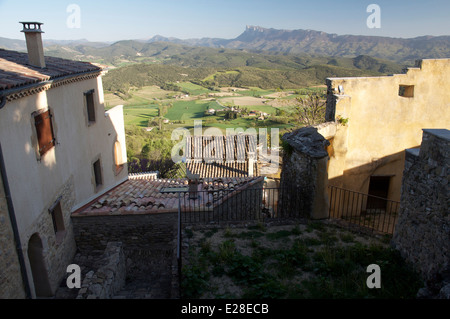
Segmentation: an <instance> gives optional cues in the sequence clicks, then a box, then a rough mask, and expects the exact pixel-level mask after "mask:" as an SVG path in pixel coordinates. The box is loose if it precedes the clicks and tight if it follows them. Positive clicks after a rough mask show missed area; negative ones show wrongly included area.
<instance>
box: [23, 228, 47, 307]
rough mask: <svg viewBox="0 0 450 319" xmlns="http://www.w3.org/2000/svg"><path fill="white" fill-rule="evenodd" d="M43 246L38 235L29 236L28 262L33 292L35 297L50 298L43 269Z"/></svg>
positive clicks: (45, 273) (45, 270)
mask: <svg viewBox="0 0 450 319" xmlns="http://www.w3.org/2000/svg"><path fill="white" fill-rule="evenodd" d="M43 250H44V249H43V246H42V241H41V238H40V237H39V235H38V234H34V235H33V236H31V238H30V240H29V241H28V259H29V260H30V266H31V273H32V274H33V283H34V290H35V292H36V297H37V298H39V297H51V296H52V295H53V294H52V290H51V288H50V282H49V280H48V274H47V269H46V267H45V261H44V255H43Z"/></svg>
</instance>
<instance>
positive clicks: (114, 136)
mask: <svg viewBox="0 0 450 319" xmlns="http://www.w3.org/2000/svg"><path fill="white" fill-rule="evenodd" d="M92 89H94V90H95V91H94V101H95V117H96V121H95V123H89V122H88V119H87V108H86V102H85V96H84V92H87V91H89V90H92ZM47 108H48V109H50V111H51V113H52V115H53V118H52V123H53V130H54V135H55V138H56V143H57V144H56V145H55V146H54V147H53V148H52V149H51V150H49V151H48V152H47V153H45V154H44V155H43V156H42V157H40V156H39V153H38V151H37V150H38V147H37V133H36V129H35V125H34V117H33V115H32V113H33V112H35V111H38V110H40V109H47ZM116 141H119V143H120V144H121V150H122V158H123V159H125V161H126V145H125V131H124V124H123V110H122V106H118V107H116V108H113V109H111V110H109V111H108V112H106V113H105V110H104V99H103V88H102V83H101V77H100V76H99V77H96V78H95V77H94V78H92V79H88V80H82V81H78V82H72V83H68V84H64V85H60V86H57V87H54V88H51V89H49V90H45V91H42V92H40V93H36V94H32V95H29V96H26V97H23V98H20V99H17V100H13V101H9V102H7V103H6V105H5V106H4V107H3V109H1V110H0V143H1V145H2V149H3V156H4V161H5V167H6V172H7V177H8V181H9V186H10V190H11V196H12V201H13V206H14V210H15V215H16V219H17V226H18V230H19V233H20V237H21V242H22V249H23V251H24V254H25V255H26V251H27V244H28V241H29V239H30V237H31V236H32V235H33V234H35V233H39V235H40V238H41V240H42V243H43V246H44V257H45V258H46V260H47V266H46V267H47V271H48V273H49V275H50V276H53V277H54V278H50V281H51V284H52V285H53V286H54V287H56V285H57V280H58V278H59V279H60V278H61V275H63V274H64V272H65V268H63V267H62V264H63V262H61V261H60V260H57V261H54V260H52V259H61V257H58V256H59V255H61V252H63V251H66V250H71V251H73V247H74V246H73V245H74V244H70V245H72V247H71V248H70V249H66V248H61V247H62V246H61V244H60V243H59V244H58V245H59V246H58V245H57V244H55V236H54V234H52V221H51V217H49V212H48V210H49V208H50V207H51V206H52V205H53V204H54V203H55V200H57V198H58V196H59V197H61V196H65V197H64V198H66V199H67V200H66V203H64V205H65V209H66V211H69V212H68V213H66V216H65V223H67V224H68V225H67V227H70V228H71V224H70V212H71V211H73V210H75V209H76V208H78V207H81V206H83V205H84V204H86V203H88V202H89V201H90V200H92V199H94V198H96V197H97V196H99V195H101V194H102V193H103V192H105V191H107V190H109V189H111V188H113V187H115V186H116V185H118V184H120V183H121V182H123V181H124V180H126V179H127V176H128V170H127V167H126V164H124V166H123V168H122V169H121V170H117V166H116V163H115V160H114V153H115V152H114V145H115V143H116ZM97 159H100V161H101V171H102V184H101V185H100V186H96V183H95V177H94V170H93V163H94V162H95V161H96V160H97ZM67 193H70V194H67ZM69 199H70V200H69ZM48 225H50V226H48ZM65 240H66V239H65ZM67 240H69V241H73V237H72V238H68V239H67ZM60 246H61V247H60ZM66 259H67V257H66ZM55 268H58V269H55ZM28 273H29V275H30V278H31V277H32V276H31V272H30V270H29V269H28ZM53 274H55V275H53Z"/></svg>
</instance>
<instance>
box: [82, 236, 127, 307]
mask: <svg viewBox="0 0 450 319" xmlns="http://www.w3.org/2000/svg"><path fill="white" fill-rule="evenodd" d="M99 262H101V263H102V264H103V265H102V266H101V267H100V268H99V269H97V270H96V271H94V270H91V271H89V272H88V273H87V274H86V275H85V278H84V280H83V283H82V285H81V289H80V290H79V292H78V296H77V299H109V298H111V297H112V296H114V294H115V293H116V292H118V291H119V290H120V289H121V288H122V287H123V286H124V285H125V276H126V264H125V257H124V253H123V250H122V243H120V242H109V243H108V244H107V245H106V249H105V251H104V253H103V255H102V257H101V258H100V261H99Z"/></svg>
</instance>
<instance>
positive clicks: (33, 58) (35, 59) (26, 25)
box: [19, 22, 45, 69]
mask: <svg viewBox="0 0 450 319" xmlns="http://www.w3.org/2000/svg"><path fill="white" fill-rule="evenodd" d="M19 23H22V25H23V30H22V31H21V32H23V33H25V40H26V42H27V51H28V63H29V64H30V65H32V66H35V67H38V68H41V69H43V68H45V57H44V46H43V44H42V36H41V33H44V31H42V30H41V25H42V24H43V23H41V22H19Z"/></svg>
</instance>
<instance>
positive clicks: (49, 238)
mask: <svg viewBox="0 0 450 319" xmlns="http://www.w3.org/2000/svg"><path fill="white" fill-rule="evenodd" d="M58 201H59V202H60V204H61V211H62V215H63V219H64V227H65V230H64V231H62V232H61V233H60V234H58V235H57V234H55V229H54V227H53V221H52V217H51V214H50V213H49V208H50V207H51V206H53V205H54V203H56V202H58ZM74 203H75V189H74V180H73V177H70V178H69V179H68V180H67V181H66V182H65V183H64V184H63V185H61V187H60V189H59V191H58V193H56V194H54V196H53V200H52V201H50V202H48V203H47V205H46V206H45V207H44V209H43V211H42V212H41V214H40V215H39V217H38V218H36V221H35V223H34V224H33V226H32V227H31V228H30V229H29V230H28V231H27V234H26V235H25V236H24V237H26V239H27V240H26V241H24V242H22V246H24V245H25V244H26V248H24V249H23V251H24V253H25V259H26V261H27V263H28V264H30V262H29V258H28V256H27V250H28V240H29V239H30V238H31V236H32V235H33V234H38V235H39V238H40V239H41V241H42V245H43V247H44V256H43V257H44V259H45V264H46V271H47V274H48V279H49V282H50V287H51V290H52V292H55V291H56V290H57V288H58V286H59V284H60V282H61V279H62V278H64V276H66V274H67V272H66V269H67V265H69V264H70V263H71V261H72V259H73V257H74V256H75V253H76V243H75V239H74V233H73V227H72V223H71V218H70V216H71V209H72V207H73V206H74ZM22 236H23V235H22ZM28 276H29V280H30V285H31V286H32V291H34V289H33V288H34V283H33V275H32V272H31V269H30V270H28Z"/></svg>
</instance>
